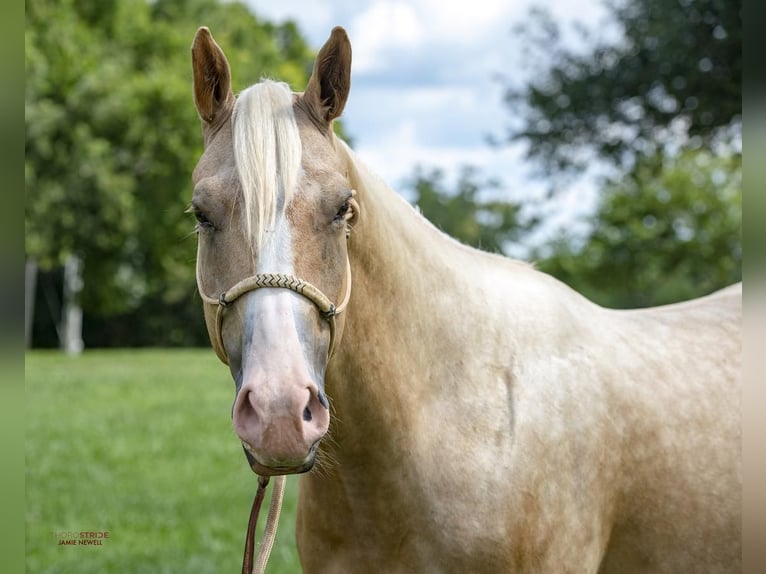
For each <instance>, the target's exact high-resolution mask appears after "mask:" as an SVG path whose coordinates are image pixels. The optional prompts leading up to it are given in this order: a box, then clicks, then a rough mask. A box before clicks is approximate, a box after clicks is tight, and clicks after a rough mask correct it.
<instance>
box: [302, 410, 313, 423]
mask: <svg viewBox="0 0 766 574" xmlns="http://www.w3.org/2000/svg"><path fill="white" fill-rule="evenodd" d="M311 418H312V416H311V409H310V408H308V407H306V408H305V409H303V420H304V421H306V422H307V423H309V422H311Z"/></svg>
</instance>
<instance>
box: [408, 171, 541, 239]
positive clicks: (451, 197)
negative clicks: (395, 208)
mask: <svg viewBox="0 0 766 574" xmlns="http://www.w3.org/2000/svg"><path fill="white" fill-rule="evenodd" d="M499 186H500V184H499V183H498V182H497V181H492V180H488V181H485V180H482V179H480V177H479V175H478V173H477V171H476V170H475V169H474V168H472V167H469V166H464V167H463V168H462V170H461V172H460V174H459V176H458V179H457V182H456V184H455V189H454V190H450V189H449V188H448V186H447V184H446V182H445V177H444V172H443V171H442V170H440V169H433V170H431V171H430V172H427V173H426V172H424V171H423V169H422V168H417V169H416V170H415V173H414V174H413V176H412V178H411V179H410V180H409V181H408V182H406V183H405V188H406V189H409V190H410V191H411V193H412V196H413V197H412V203H413V204H414V205H416V206H417V207H418V208H419V209H420V211H421V213H422V214H423V215H424V216H425V217H426V218H427V219H429V220H430V221H431V222H432V223H433V224H434V225H436V226H437V227H438V228H440V229H441V230H442V231H444V232H445V233H447V234H448V235H451V236H452V237H454V238H455V239H458V240H459V241H462V242H463V243H465V244H467V245H472V246H474V247H478V248H480V249H483V250H485V251H492V252H497V253H508V249H509V247H510V245H511V243H512V242H513V241H515V240H517V239H518V238H519V237H520V236H521V235H522V234H523V233H524V232H525V231H527V230H528V229H529V228H530V227H531V226H533V225H534V224H535V223H536V222H535V221H526V220H524V221H523V220H522V217H521V214H520V206H519V205H517V204H515V203H511V202H507V201H504V200H502V199H498V198H497V194H496V192H497V190H498V188H499Z"/></svg>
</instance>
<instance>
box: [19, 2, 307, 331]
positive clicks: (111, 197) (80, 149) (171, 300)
mask: <svg viewBox="0 0 766 574" xmlns="http://www.w3.org/2000/svg"><path fill="white" fill-rule="evenodd" d="M203 24H206V25H208V26H210V27H211V28H212V29H213V30H214V31H215V33H216V38H217V39H218V41H219V42H221V43H222V44H224V45H225V46H226V49H227V54H228V56H229V60H230V62H231V64H232V67H233V70H234V72H235V73H234V81H235V88H236V89H240V88H242V87H244V86H246V85H248V84H249V83H252V82H254V81H257V80H258V79H259V78H260V77H262V76H264V75H265V76H273V77H279V78H283V79H285V80H287V81H289V82H290V83H293V84H295V85H296V86H302V85H303V84H304V83H305V81H306V78H307V77H308V73H309V72H310V69H311V64H312V53H311V50H310V49H309V48H308V46H307V44H306V42H305V41H304V40H303V38H302V37H301V35H300V34H299V32H298V30H297V28H296V27H295V25H294V24H292V23H286V24H280V25H274V24H271V23H268V22H262V21H261V20H259V19H258V18H257V17H256V16H255V15H254V14H252V12H250V11H249V9H248V8H247V7H246V6H245V5H244V4H242V3H241V2H217V1H215V0H155V1H153V2H146V1H145V0H112V1H108V2H83V1H80V0H29V1H28V2H27V4H26V36H25V42H26V128H27V139H26V165H25V168H26V204H27V207H26V252H27V256H28V257H29V258H32V259H35V260H37V261H38V262H39V264H40V267H41V269H43V270H46V269H51V268H54V267H56V266H58V265H61V264H62V262H63V261H64V260H65V259H66V258H67V256H69V255H70V254H76V255H78V256H79V257H81V258H82V259H83V261H84V287H83V291H82V297H81V299H82V304H83V308H84V312H85V320H86V326H87V325H88V324H89V322H90V324H93V321H96V323H99V324H100V325H104V323H106V322H109V321H112V322H114V321H116V320H117V319H118V318H120V319H121V320H124V321H127V322H128V323H129V324H130V325H129V326H123V327H121V328H120V329H118V330H117V331H115V328H114V327H110V329H109V330H108V331H107V330H105V329H97V332H100V333H106V332H111V333H115V332H119V333H122V334H123V336H122V338H120V339H119V340H115V341H112V343H116V344H133V343H134V342H135V341H136V340H137V339H139V338H140V340H141V341H143V342H145V341H146V340H145V339H144V338H143V337H144V336H145V332H146V331H151V332H152V333H154V334H155V335H157V336H158V337H159V339H157V342H159V343H166V344H167V343H174V344H190V343H198V344H199V343H203V342H204V340H205V332H204V324H203V323H202V318H201V313H199V307H198V305H199V302H198V300H195V299H194V292H195V283H194V265H193V262H194V257H195V246H196V242H195V241H194V237H193V234H192V230H193V222H192V220H191V218H190V217H189V216H188V215H185V214H184V213H183V211H184V208H185V207H186V205H187V204H188V201H189V199H190V196H191V190H190V181H191V170H192V168H193V166H194V164H195V162H196V160H197V158H198V157H199V154H200V152H201V149H202V138H201V135H200V127H199V120H198V118H197V116H196V112H195V109H194V105H193V102H192V98H191V63H190V46H191V40H192V38H193V36H194V32H195V31H196V29H197V27H198V26H200V25H203ZM148 310H151V313H152V315H151V316H149V311H148ZM191 317H194V320H191V319H190V318H191ZM139 331H144V332H141V333H139ZM88 343H91V344H92V343H98V344H105V343H108V341H104V340H94V339H93V338H91V339H90V340H88V333H87V332H86V344H88Z"/></svg>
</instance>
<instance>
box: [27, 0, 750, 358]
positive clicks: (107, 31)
mask: <svg viewBox="0 0 766 574" xmlns="http://www.w3.org/2000/svg"><path fill="white" fill-rule="evenodd" d="M464 4H465V5H461V6H457V5H455V6H451V7H449V8H447V7H443V6H442V4H441V3H438V2H436V1H435V0H420V1H415V2H401V1H382V0H381V1H372V2H350V1H336V2H329V1H328V2H309V1H308V0H306V1H295V0H286V1H281V2H278V3H274V2H265V1H264V2H260V1H258V0H252V1H251V2H217V1H214V0H155V1H140V0H109V1H98V2H96V1H90V0H57V1H52V0H30V1H29V2H27V5H26V38H25V40H26V134H27V137H26V163H25V174H26V261H27V276H26V289H27V298H26V303H27V305H26V318H27V334H26V341H27V346H28V347H30V348H41V347H48V348H49V347H62V346H63V347H67V345H68V347H67V348H69V350H70V351H72V352H76V351H77V350H78V349H79V348H80V347H81V346H82V345H84V346H85V347H136V346H165V347H167V346H181V347H188V346H206V345H207V344H208V341H207V336H206V333H205V331H204V326H203V323H202V313H201V303H200V300H199V297H198V296H197V295H196V292H195V282H194V274H193V269H194V265H193V262H194V257H195V242H196V240H195V237H194V235H193V234H192V228H193V223H192V218H191V217H190V216H189V215H188V214H184V209H185V207H186V205H187V204H188V202H189V200H190V196H191V185H190V174H191V170H192V168H193V166H194V164H195V161H196V159H197V158H198V157H199V154H200V152H201V137H200V129H199V122H198V120H197V117H196V112H195V110H194V106H193V102H192V97H191V66H190V55H189V47H190V44H191V38H192V37H193V35H194V32H195V31H196V29H197V27H198V26H200V25H207V26H209V27H210V28H211V30H212V32H213V34H214V36H215V37H216V39H217V41H218V42H219V44H220V45H221V46H222V47H223V49H224V51H225V52H226V53H227V55H228V57H229V60H230V63H231V66H232V69H233V80H234V86H235V90H239V89H242V88H243V87H246V86H247V85H249V84H251V83H253V82H255V81H257V80H258V79H260V78H261V77H264V76H266V77H273V78H279V79H283V80H285V81H287V82H289V83H290V84H291V85H292V86H293V87H294V89H296V90H301V89H303V87H304V85H305V81H306V79H307V77H308V74H309V73H310V69H311V65H312V56H313V54H314V53H315V51H316V50H317V49H318V48H319V47H320V46H321V44H322V43H323V42H324V40H325V39H326V37H327V36H328V34H329V30H330V29H331V27H332V26H333V25H336V24H340V25H344V26H345V27H346V28H347V30H348V32H349V35H350V37H351V41H352V45H353V46H354V65H353V76H352V94H351V97H350V100H349V104H348V108H347V111H346V114H345V116H344V118H343V119H342V132H343V133H344V134H345V135H346V136H347V138H348V139H349V141H350V143H351V144H352V146H353V147H354V148H355V149H356V150H357V153H358V154H359V155H360V156H361V158H362V160H363V161H365V162H366V163H367V164H368V165H369V166H370V167H371V168H372V169H373V170H374V171H376V172H378V173H379V174H380V175H381V176H382V177H383V178H384V179H385V180H386V181H387V182H388V183H389V184H390V185H391V186H392V187H394V188H395V189H396V190H397V191H399V192H400V193H401V194H402V195H404V196H405V197H406V198H407V199H408V200H410V201H411V202H412V203H414V204H417V205H418V206H419V207H420V209H421V210H422V211H423V213H424V214H425V216H426V217H428V218H429V219H431V220H432V221H433V222H434V223H435V224H436V225H437V226H439V227H441V228H442V229H443V230H445V231H446V232H447V233H450V234H452V235H454V236H455V237H457V238H458V239H460V240H462V241H464V242H466V243H470V244H472V245H476V246H479V247H482V248H484V249H488V250H492V251H499V252H503V253H507V254H510V255H513V256H516V257H521V258H525V259H530V260H534V261H536V263H537V265H538V266H539V267H540V268H541V269H542V270H544V271H546V272H549V273H552V274H553V275H555V276H557V277H559V278H560V279H562V280H564V281H565V282H567V283H568V284H570V285H571V286H572V287H574V288H575V289H578V290H580V291H582V292H583V293H584V294H586V295H587V296H589V297H591V298H592V299H594V300H596V301H597V302H599V303H602V304H605V305H610V306H620V307H633V306H645V305H652V304H660V303H667V302H671V301H676V300H680V299H685V298H689V297H692V296H695V295H700V294H704V293H707V292H710V291H712V290H714V289H716V288H718V287H721V286H723V285H725V284H728V283H730V282H733V281H735V280H737V279H739V277H740V275H741V247H740V245H741V244H740V235H741V233H740V231H741V229H740V228H741V202H742V193H741V188H742V186H741V171H742V170H741V166H742V153H741V152H742V147H741V101H742V100H741V79H742V71H741V62H742V51H741V22H740V3H739V2H738V1H728V0H625V1H619V0H614V1H612V0H607V2H605V3H599V2H592V1H580V2H578V1H574V0H555V1H550V2H544V3H539V4H534V3H533V2H515V3H506V2H500V1H493V0H477V1H476V2H471V3H464ZM507 4H512V5H513V6H512V7H507V6H506V5H507ZM67 340H68V341H69V342H68V343H67ZM79 341H82V343H80V342H79Z"/></svg>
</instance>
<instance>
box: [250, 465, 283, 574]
mask: <svg viewBox="0 0 766 574" xmlns="http://www.w3.org/2000/svg"><path fill="white" fill-rule="evenodd" d="M286 480H287V478H286V477H285V476H284V475H279V476H277V477H275V478H274V488H273V489H272V492H271V503H270V504H269V514H268V516H267V517H266V528H265V529H264V531H263V540H261V545H260V547H259V548H258V558H257V559H256V560H255V562H253V550H254V548H255V535H256V528H255V527H256V524H257V523H258V514H259V513H260V511H261V505H262V504H263V499H264V497H265V496H266V487H267V486H268V485H269V477H268V476H259V477H258V490H257V491H256V493H255V499H253V506H252V508H251V509H250V520H249V521H248V523H247V534H246V535H245V555H244V557H243V558H242V574H263V573H264V572H265V571H266V564H267V563H268V561H269V556H270V555H271V549H272V548H273V546H274V540H275V538H276V537H277V526H279V514H280V512H281V510H282V500H283V499H284V494H285V482H286Z"/></svg>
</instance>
